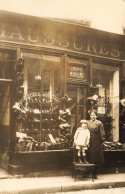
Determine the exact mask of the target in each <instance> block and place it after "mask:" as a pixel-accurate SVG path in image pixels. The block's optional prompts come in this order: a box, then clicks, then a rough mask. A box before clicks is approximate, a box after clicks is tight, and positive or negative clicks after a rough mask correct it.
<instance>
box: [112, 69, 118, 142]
mask: <svg viewBox="0 0 125 194" xmlns="http://www.w3.org/2000/svg"><path fill="white" fill-rule="evenodd" d="M118 115H119V71H115V72H114V74H113V141H119V116H118Z"/></svg>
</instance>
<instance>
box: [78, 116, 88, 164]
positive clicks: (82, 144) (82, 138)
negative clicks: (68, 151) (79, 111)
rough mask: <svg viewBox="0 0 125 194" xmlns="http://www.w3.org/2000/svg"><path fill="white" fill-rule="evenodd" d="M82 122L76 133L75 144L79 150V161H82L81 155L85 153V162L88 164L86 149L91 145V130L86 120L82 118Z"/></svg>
mask: <svg viewBox="0 0 125 194" xmlns="http://www.w3.org/2000/svg"><path fill="white" fill-rule="evenodd" d="M80 124H81V126H80V127H79V128H78V129H77V130H76V132H75V135H74V145H75V146H76V149H77V150H78V160H79V162H80V163H82V161H81V156H82V155H83V163H85V164H87V163H88V162H87V161H86V150H87V149H88V147H89V141H90V132H89V129H88V123H87V121H86V120H81V121H80Z"/></svg>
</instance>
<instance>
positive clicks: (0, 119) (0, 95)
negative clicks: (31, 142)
mask: <svg viewBox="0 0 125 194" xmlns="http://www.w3.org/2000/svg"><path fill="white" fill-rule="evenodd" d="M9 139H10V84H8V83H7V82H4V81H0V154H1V155H2V154H3V153H4V152H6V151H7V149H8V144H9Z"/></svg>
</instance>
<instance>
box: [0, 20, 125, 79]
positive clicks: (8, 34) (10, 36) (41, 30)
mask: <svg viewBox="0 0 125 194" xmlns="http://www.w3.org/2000/svg"><path fill="white" fill-rule="evenodd" d="M11 21H12V20H11ZM57 24H58V25H57ZM64 29H68V30H66V31H64ZM110 36H111V35H110ZM109 39H110V37H108V38H107V39H106V41H105V40H104V38H103V35H102V34H99V31H98V34H97V33H96V31H95V30H94V29H91V32H90V29H87V28H85V27H83V26H75V25H69V24H65V23H61V22H60V23H59V22H56V21H47V20H45V21H44V20H42V22H40V23H39V24H38V22H37V24H35V23H31V22H30V23H29V24H28V25H26V24H25V25H24V24H23V23H21V24H20V25H19V24H9V23H0V40H5V41H9V42H14V43H18V44H19V43H20V44H22V43H23V44H30V45H36V46H43V47H48V48H55V49H63V50H70V51H75V52H80V53H85V54H89V55H90V54H93V55H96V56H103V57H111V58H116V59H117V58H121V57H122V56H123V54H124V53H123V50H124V49H122V48H121V44H120V41H118V40H116V39H115V38H112V39H110V41H108V40H109ZM81 76H83V74H81Z"/></svg>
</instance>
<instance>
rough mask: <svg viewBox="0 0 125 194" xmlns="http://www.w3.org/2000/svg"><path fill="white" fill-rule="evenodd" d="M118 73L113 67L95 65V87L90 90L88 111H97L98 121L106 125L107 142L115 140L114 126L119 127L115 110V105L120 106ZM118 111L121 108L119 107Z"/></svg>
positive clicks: (93, 80)
mask: <svg viewBox="0 0 125 194" xmlns="http://www.w3.org/2000/svg"><path fill="white" fill-rule="evenodd" d="M117 71H118V68H115V67H112V66H108V65H101V64H94V65H93V78H92V83H93V86H92V88H90V89H89V93H88V109H89V110H90V109H96V110H97V112H98V119H99V120H101V121H102V122H103V124H104V129H105V133H106V140H108V141H109V140H112V139H113V128H114V126H115V125H117V127H118V122H117V123H116V121H117V120H118V114H117V116H115V110H114V108H113V107H114V103H115V105H117V106H118V104H119V102H118V98H119V87H118V88H117V91H115V87H117V83H118V80H119V77H118V74H117V77H116V76H115V72H117ZM114 91H115V92H114ZM116 93H117V94H116ZM92 98H93V100H94V101H93V102H92V101H91V100H92ZM117 109H119V108H118V107H117ZM89 110H88V111H89ZM117 130H118V128H117Z"/></svg>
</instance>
